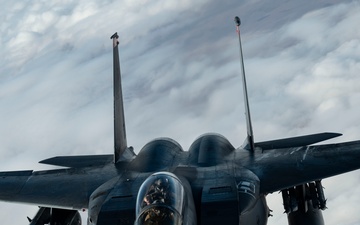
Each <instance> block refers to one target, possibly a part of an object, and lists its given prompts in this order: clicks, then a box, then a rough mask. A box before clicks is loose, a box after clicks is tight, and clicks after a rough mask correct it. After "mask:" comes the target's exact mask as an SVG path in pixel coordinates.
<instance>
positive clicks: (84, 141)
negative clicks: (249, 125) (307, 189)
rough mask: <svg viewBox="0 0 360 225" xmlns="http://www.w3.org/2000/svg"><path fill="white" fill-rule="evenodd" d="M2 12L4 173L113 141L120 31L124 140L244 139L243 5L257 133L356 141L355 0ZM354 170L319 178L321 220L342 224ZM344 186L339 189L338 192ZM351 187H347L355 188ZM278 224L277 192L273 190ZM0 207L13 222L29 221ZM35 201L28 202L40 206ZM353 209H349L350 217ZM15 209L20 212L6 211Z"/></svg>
mask: <svg viewBox="0 0 360 225" xmlns="http://www.w3.org/2000/svg"><path fill="white" fill-rule="evenodd" d="M4 4H6V5H4V7H2V9H0V10H1V11H0V17H1V18H0V19H1V21H4V22H3V23H2V24H1V27H0V30H1V34H2V35H1V37H0V41H1V46H2V47H1V48H0V55H1V60H0V68H1V69H0V121H1V122H0V124H1V125H0V157H1V159H2V160H1V163H0V170H18V169H29V168H32V169H48V168H49V167H48V166H43V165H39V164H37V163H36V162H37V161H39V160H41V159H44V158H47V157H52V156H55V155H70V154H100V153H102V154H104V153H111V152H112V149H113V147H112V146H113V141H112V136H113V131H112V129H113V128H112V126H113V125H112V119H111V118H112V59H111V57H112V55H111V41H110V39H109V37H110V35H111V34H113V33H114V32H115V31H117V32H118V33H119V35H120V57H121V67H122V68H121V69H122V74H123V87H124V92H125V103H126V105H125V110H126V121H127V124H126V125H127V133H128V143H129V144H131V145H134V147H135V150H136V151H139V150H140V149H141V147H142V146H144V145H145V144H146V143H147V142H148V141H150V140H151V139H153V138H156V137H159V136H170V137H172V138H174V139H175V140H177V141H178V142H179V143H180V144H181V145H182V146H183V147H184V149H188V147H189V146H190V145H191V143H192V141H194V140H195V138H196V137H197V136H199V135H201V134H203V133H206V132H218V133H221V134H223V135H224V136H226V137H227V138H228V139H229V140H230V141H231V142H232V143H233V145H234V146H240V145H241V144H242V142H243V140H244V138H245V132H246V131H245V120H244V118H243V111H244V109H243V100H242V90H241V81H240V77H239V61H238V47H237V44H238V43H237V37H236V34H235V27H234V23H233V21H232V20H233V17H234V16H235V15H241V19H242V22H243V24H242V27H241V29H242V33H243V36H242V40H243V47H244V54H245V67H246V73H247V78H248V86H249V94H250V105H251V111H252V119H253V123H254V124H253V126H254V131H255V139H256V140H258V141H262V140H269V139H274V138H281V137H287V136H293V135H301V134H307V133H314V132H322V131H337V132H342V133H344V136H343V137H341V138H339V139H337V140H336V141H348V140H354V139H359V137H360V130H359V125H358V124H356V122H355V121H358V119H359V116H358V114H359V113H358V112H359V111H360V109H359V106H358V104H357V102H358V99H359V97H360V96H359V94H360V93H359V91H358V88H357V86H358V85H357V84H359V76H358V75H357V72H358V71H359V50H358V48H359V47H358V46H359V38H358V37H359V32H360V30H359V28H358V26H357V24H356V22H357V21H359V18H358V17H359V15H360V14H359V11H360V6H359V2H358V1H321V2H311V3H306V4H305V3H301V4H300V3H294V2H288V1H283V0H275V1H272V2H271V3H264V2H260V1H244V2H240V3H239V2H238V1H227V2H226V3H222V4H219V3H218V2H217V1H210V0H209V1H197V2H196V3H194V2H190V1H182V2H181V3H179V2H177V1H151V2H149V1H121V2H114V1H101V2H98V1H77V2H71V1H66V2H65V3H63V2H57V1H52V2H41V3H40V2H31V3H30V2H22V1H19V2H16V1H14V2H11V3H10V2H8V3H4ZM358 183H359V181H358V172H355V173H349V174H347V175H343V176H338V177H335V178H331V179H326V180H325V181H324V184H325V186H326V190H325V194H326V196H327V197H328V199H329V200H328V207H329V209H328V210H326V211H325V212H324V217H325V221H326V222H327V224H338V223H339V221H341V224H345V225H350V224H356V223H357V222H358V221H360V218H359V216H358V215H357V213H356V210H354V209H358V206H357V202H358V201H357V197H354V196H360V192H359V190H357V189H356V188H355V186H358V185H356V184H358ZM339 190H342V191H341V193H339ZM347 196H353V197H352V198H351V199H349V198H347ZM268 203H269V205H270V208H272V209H274V217H273V218H270V219H269V223H268V224H270V225H271V224H286V223H287V222H286V215H283V214H282V212H283V208H282V202H281V197H280V195H277V194H273V195H271V196H269V198H268ZM1 205H2V206H4V207H11V209H9V211H7V210H6V212H5V211H4V210H3V211H2V212H0V214H1V217H2V218H3V220H4V221H7V224H14V222H15V223H22V222H23V220H22V219H21V218H20V219H19V220H18V221H17V219H18V217H17V216H16V217H15V218H16V219H14V216H13V214H10V213H9V212H13V211H18V210H17V209H21V210H24V219H25V216H27V215H29V216H31V215H30V214H31V213H34V212H35V211H36V209H34V208H29V209H28V208H26V209H25V208H24V207H21V208H20V206H18V205H12V204H7V203H1ZM35 208H36V207H35ZM345 212H347V214H345ZM14 220H16V221H14Z"/></svg>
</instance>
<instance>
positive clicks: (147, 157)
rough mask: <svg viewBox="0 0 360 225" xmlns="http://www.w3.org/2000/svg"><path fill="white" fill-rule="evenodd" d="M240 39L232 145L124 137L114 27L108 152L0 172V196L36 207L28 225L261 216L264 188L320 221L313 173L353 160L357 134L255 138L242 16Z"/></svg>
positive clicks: (320, 199) (252, 220)
mask: <svg viewBox="0 0 360 225" xmlns="http://www.w3.org/2000/svg"><path fill="white" fill-rule="evenodd" d="M235 24H236V30H237V33H238V39H239V49H240V51H239V52H240V59H241V60H240V65H241V75H242V80H243V92H244V103H245V115H246V123H247V137H246V139H245V142H244V144H243V145H242V146H240V147H238V148H235V147H234V146H233V145H232V144H231V143H230V142H229V141H228V140H227V139H226V138H225V137H223V136H222V135H219V134H214V133H208V134H204V135H202V136H200V137H199V138H197V139H196V140H195V141H194V142H193V143H192V145H191V146H190V148H189V149H188V151H184V150H183V149H182V147H181V146H180V145H179V144H178V143H177V142H176V141H174V140H172V139H170V138H158V139H155V140H153V141H151V142H149V143H147V144H146V145H145V146H144V147H143V148H142V149H141V150H140V152H139V153H138V154H137V155H136V154H135V153H134V150H133V148H132V147H131V146H128V144H127V139H126V129H125V116H124V107H123V97H122V88H121V73H120V60H119V50H118V44H119V42H118V35H117V33H115V34H114V35H112V36H111V39H112V41H113V64H114V67H113V70H114V146H115V147H114V154H109V155H83V156H58V157H53V158H49V159H45V160H42V161H40V163H43V164H49V165H56V166H60V167H64V168H63V169H55V170H47V171H32V170H27V171H11V172H0V200H2V201H9V202H21V203H30V204H34V205H37V206H39V207H40V208H39V211H38V212H37V214H36V215H35V217H34V218H32V219H30V218H28V219H29V222H30V225H44V224H51V225H78V224H81V218H80V214H79V212H78V210H82V209H87V210H88V218H87V223H88V224H89V225H105V224H106V225H118V224H124V225H128V224H131V225H133V224H135V225H151V224H163V225H197V224H198V225H200V224H203V225H213V224H214V225H215V224H216V225H218V224H220V223H222V224H228V225H238V224H240V225H243V224H246V225H265V224H267V221H268V217H269V216H271V210H270V209H269V208H268V206H267V204H266V195H267V194H269V193H272V192H277V191H281V192H282V197H283V204H284V209H285V212H286V213H287V216H288V222H289V224H290V225H305V224H306V225H323V224H324V220H323V217H322V212H321V210H324V209H325V208H326V199H325V196H324V192H323V187H322V184H321V179H324V178H327V177H330V176H334V175H337V174H341V173H345V172H348V171H352V170H356V169H358V168H360V161H359V160H360V141H353V142H347V143H338V144H325V145H313V144H315V143H318V142H321V141H325V140H328V139H331V138H334V137H337V136H340V135H341V134H338V133H319V134H311V135H305V136H298V137H291V138H285V139H278V140H271V141H265V142H254V135H253V131H252V125H251V118H250V107H249V101H248V95H247V86H246V79H245V70H244V62H243V53H242V46H241V37H240V19H239V18H238V17H235Z"/></svg>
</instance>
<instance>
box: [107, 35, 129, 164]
mask: <svg viewBox="0 0 360 225" xmlns="http://www.w3.org/2000/svg"><path fill="white" fill-rule="evenodd" d="M118 38H119V36H118V34H117V33H115V34H113V35H112V36H111V37H110V39H112V40H113V66H114V67H113V71H114V163H116V162H118V161H119V159H120V157H121V156H122V155H123V153H124V151H125V150H126V149H127V141H126V130H125V116H124V102H123V95H122V87H121V72H120V59H119V49H118V45H119V41H118Z"/></svg>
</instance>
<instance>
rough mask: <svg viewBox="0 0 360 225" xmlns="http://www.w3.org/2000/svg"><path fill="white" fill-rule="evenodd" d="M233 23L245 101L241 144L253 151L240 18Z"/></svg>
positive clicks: (236, 18)
mask: <svg viewBox="0 0 360 225" xmlns="http://www.w3.org/2000/svg"><path fill="white" fill-rule="evenodd" d="M235 24H236V33H237V34H238V37H239V52H240V66H241V77H242V83H243V94H244V103H245V116H246V128H247V138H246V140H245V142H244V144H243V147H244V149H247V150H250V151H251V152H254V148H255V147H254V134H253V130H252V125H251V116H250V107H249V97H248V92H247V87H246V78H245V68H244V57H243V52H242V45H241V37H240V24H241V21H240V18H239V17H237V16H236V17H235Z"/></svg>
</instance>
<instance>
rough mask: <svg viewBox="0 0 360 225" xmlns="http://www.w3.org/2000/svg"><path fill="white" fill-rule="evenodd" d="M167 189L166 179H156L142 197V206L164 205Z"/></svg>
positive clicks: (167, 182) (167, 181)
mask: <svg viewBox="0 0 360 225" xmlns="http://www.w3.org/2000/svg"><path fill="white" fill-rule="evenodd" d="M168 189H169V180H168V179H167V178H158V179H157V180H156V181H155V182H154V184H152V185H151V186H150V188H149V190H148V192H147V193H146V195H145V197H144V201H143V204H145V205H151V204H158V203H165V200H166V198H167V193H168Z"/></svg>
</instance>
